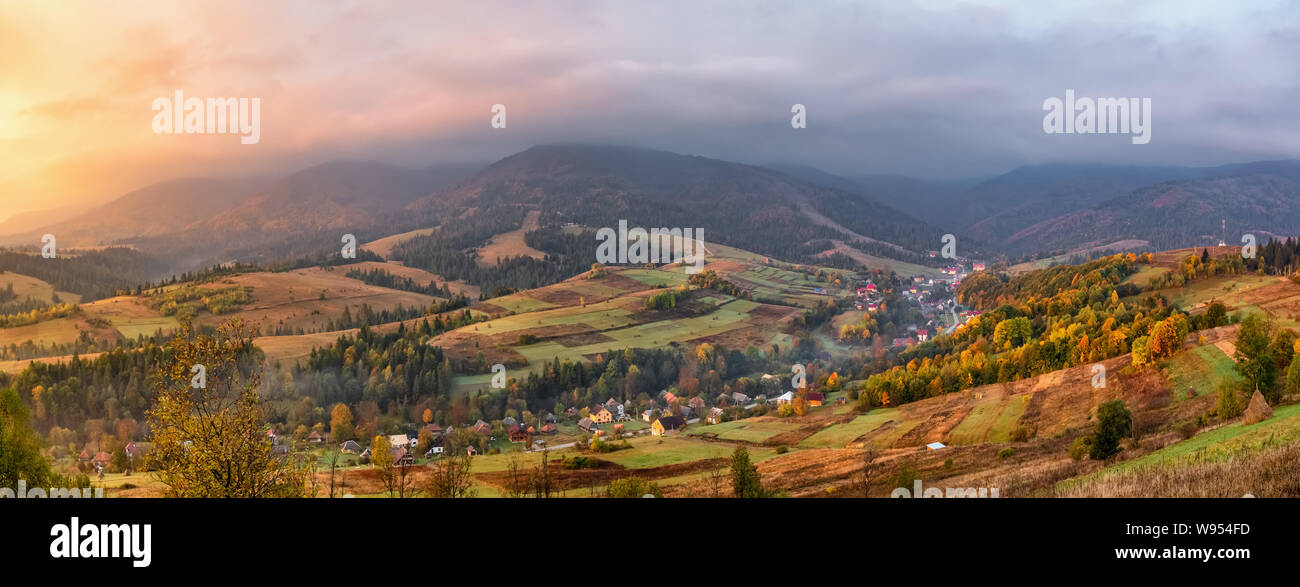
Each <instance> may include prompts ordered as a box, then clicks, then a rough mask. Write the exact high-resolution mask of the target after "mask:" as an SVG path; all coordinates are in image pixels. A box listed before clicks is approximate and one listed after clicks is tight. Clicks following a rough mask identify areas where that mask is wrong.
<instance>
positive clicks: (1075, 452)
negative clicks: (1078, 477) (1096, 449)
mask: <svg viewBox="0 0 1300 587" xmlns="http://www.w3.org/2000/svg"><path fill="white" fill-rule="evenodd" d="M1091 452H1092V437H1091V436H1080V437H1079V438H1076V439H1074V444H1071V445H1070V458H1072V459H1074V460H1076V461H1078V460H1081V459H1083V457H1086V456H1088V454H1089V453H1091Z"/></svg>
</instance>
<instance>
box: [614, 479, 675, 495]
mask: <svg viewBox="0 0 1300 587" xmlns="http://www.w3.org/2000/svg"><path fill="white" fill-rule="evenodd" d="M605 495H606V496H607V497H615V498H632V497H645V496H647V495H653V496H655V497H663V496H664V492H663V490H661V489H659V484H658V483H652V482H650V481H646V480H645V479H642V478H640V477H628V478H626V479H618V480H616V481H614V482H612V483H610V484H609V489H606V490H605Z"/></svg>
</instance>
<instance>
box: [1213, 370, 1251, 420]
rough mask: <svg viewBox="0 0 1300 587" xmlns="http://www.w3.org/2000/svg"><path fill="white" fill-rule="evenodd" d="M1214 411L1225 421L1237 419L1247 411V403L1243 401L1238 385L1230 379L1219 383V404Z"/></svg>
mask: <svg viewBox="0 0 1300 587" xmlns="http://www.w3.org/2000/svg"><path fill="white" fill-rule="evenodd" d="M1214 411H1215V414H1216V415H1217V416H1219V417H1220V418H1222V419H1224V420H1230V419H1232V418H1236V417H1237V416H1240V415H1241V413H1242V412H1244V411H1246V402H1244V401H1242V399H1241V392H1239V391H1237V385H1236V383H1234V382H1232V381H1231V380H1228V379H1224V380H1223V381H1220V382H1219V403H1218V404H1216V405H1215V408H1214Z"/></svg>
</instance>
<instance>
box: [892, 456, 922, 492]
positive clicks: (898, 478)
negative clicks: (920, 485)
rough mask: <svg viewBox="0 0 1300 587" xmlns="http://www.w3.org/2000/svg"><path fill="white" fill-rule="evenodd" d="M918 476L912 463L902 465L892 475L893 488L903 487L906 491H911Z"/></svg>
mask: <svg viewBox="0 0 1300 587" xmlns="http://www.w3.org/2000/svg"><path fill="white" fill-rule="evenodd" d="M919 478H920V476H919V475H918V474H917V472H916V466H915V465H913V464H912V463H903V464H901V465H899V466H898V471H896V472H895V473H894V479H893V483H894V487H904V488H906V489H907V490H908V491H911V490H912V485H913V484H914V483H915V482H916V480H917V479H919Z"/></svg>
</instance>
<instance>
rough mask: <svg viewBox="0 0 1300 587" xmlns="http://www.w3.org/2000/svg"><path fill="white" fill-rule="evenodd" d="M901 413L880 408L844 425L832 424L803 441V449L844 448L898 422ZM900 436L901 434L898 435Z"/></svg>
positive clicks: (896, 410)
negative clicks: (889, 424) (885, 425)
mask: <svg viewBox="0 0 1300 587" xmlns="http://www.w3.org/2000/svg"><path fill="white" fill-rule="evenodd" d="M900 417H901V413H900V412H899V410H898V409H896V408H880V409H875V410H871V411H870V412H867V413H866V414H863V415H861V416H858V417H857V418H854V419H853V421H851V422H848V423H846V424H833V425H830V426H827V427H826V428H823V429H822V430H820V431H818V432H817V433H816V434H813V435H812V436H809V437H808V438H805V439H803V440H802V441H801V442H800V443H799V446H801V447H804V448H844V447H845V446H848V444H849V443H850V442H853V441H854V440H857V439H858V438H860V437H862V436H863V435H865V434H868V433H870V432H872V431H874V430H876V429H878V428H880V427H881V426H883V425H884V424H885V423H886V422H889V421H890V420H898V419H900ZM899 436H902V434H899Z"/></svg>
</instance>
